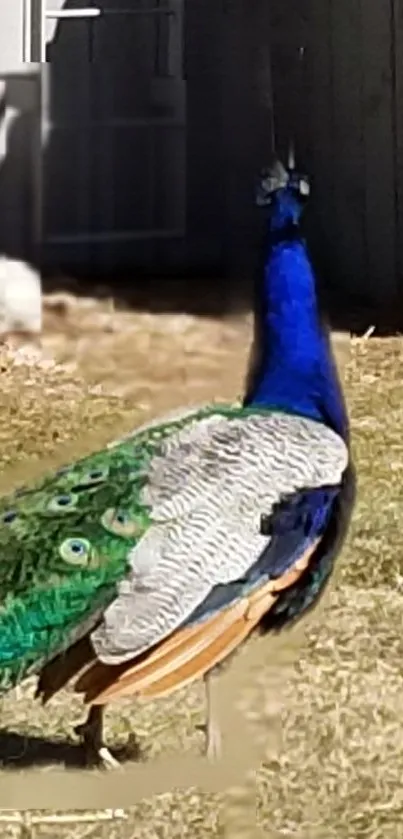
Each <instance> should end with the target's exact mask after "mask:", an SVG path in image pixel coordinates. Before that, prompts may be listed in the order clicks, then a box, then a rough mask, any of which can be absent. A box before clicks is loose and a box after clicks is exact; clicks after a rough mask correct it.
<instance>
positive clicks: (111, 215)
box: [31, 0, 186, 273]
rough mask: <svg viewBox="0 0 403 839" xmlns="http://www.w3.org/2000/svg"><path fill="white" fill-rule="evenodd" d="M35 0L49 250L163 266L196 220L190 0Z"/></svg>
mask: <svg viewBox="0 0 403 839" xmlns="http://www.w3.org/2000/svg"><path fill="white" fill-rule="evenodd" d="M45 3H46V5H45ZM31 4H32V14H31V17H32V26H31V31H32V44H31V57H32V58H33V59H34V60H36V59H38V58H41V59H42V60H44V59H46V61H47V64H45V65H44V68H43V96H42V129H43V130H42V139H43V146H44V150H43V165H42V250H43V258H44V262H45V264H46V263H47V262H49V263H51V264H58V265H63V266H64V265H66V264H67V265H77V266H79V267H82V268H83V269H84V270H88V271H90V272H95V273H98V272H100V271H105V270H106V271H108V270H113V269H114V268H122V267H123V268H124V267H125V266H128V267H130V266H131V265H133V264H134V265H147V266H150V265H151V266H153V265H155V268H156V269H158V267H159V261H161V260H162V261H163V260H164V258H165V257H164V245H166V244H167V243H174V246H175V245H176V244H178V243H179V244H180V243H182V242H183V240H184V237H185V232H186V231H185V226H186V225H185V219H186V178H185V173H186V169H185V165H184V161H185V156H186V108H185V105H186V97H185V81H184V79H183V71H182V64H183V62H182V44H183V0H135V1H134V2H131V3H129V2H126V3H122V2H121V0H103V2H102V3H99V4H98V3H95V2H88V3H87V5H86V6H85V7H84V0H80V2H77V0H64V2H63V0H31Z"/></svg>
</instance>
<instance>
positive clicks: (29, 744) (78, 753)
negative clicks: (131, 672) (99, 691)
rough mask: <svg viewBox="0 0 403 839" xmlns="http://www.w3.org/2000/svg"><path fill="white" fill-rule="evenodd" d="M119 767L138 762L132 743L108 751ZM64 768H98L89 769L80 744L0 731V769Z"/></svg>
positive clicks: (138, 756)
mask: <svg viewBox="0 0 403 839" xmlns="http://www.w3.org/2000/svg"><path fill="white" fill-rule="evenodd" d="M111 753H112V755H113V757H115V758H116V760H118V761H119V763H126V762H128V761H138V760H140V758H141V756H140V753H139V750H138V747H137V746H136V744H135V743H134V742H132V741H130V742H129V743H128V745H127V746H120V747H119V748H117V749H111ZM51 766H63V767H66V768H70V769H85V768H93V769H94V768H99V765H98V766H97V764H96V763H95V762H94V763H93V764H92V766H91V767H90V765H89V763H88V761H86V758H85V752H84V749H83V747H82V746H81V744H80V743H77V744H75V743H73V742H71V741H70V740H64V739H60V738H57V739H54V740H51V739H46V738H44V737H34V736H29V737H24V736H23V735H21V734H18V733H17V732H13V731H8V730H5V729H0V768H1V769H7V770H13V769H15V770H21V769H28V768H33V767H36V768H40V767H47V768H50V767H51Z"/></svg>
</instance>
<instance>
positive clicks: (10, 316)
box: [0, 255, 42, 336]
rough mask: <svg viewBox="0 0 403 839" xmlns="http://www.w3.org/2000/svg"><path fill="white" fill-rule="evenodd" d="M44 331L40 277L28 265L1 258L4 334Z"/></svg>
mask: <svg viewBox="0 0 403 839" xmlns="http://www.w3.org/2000/svg"><path fill="white" fill-rule="evenodd" d="M41 331H42V289H41V278H40V274H39V273H38V271H36V270H35V269H34V268H32V267H31V266H30V265H28V264H27V263H26V262H22V261H21V260H19V259H11V258H9V257H7V256H4V255H2V256H0V335H6V334H10V333H11V334H12V333H17V334H18V333H25V334H29V335H33V336H34V335H40V333H41Z"/></svg>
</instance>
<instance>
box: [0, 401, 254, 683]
mask: <svg viewBox="0 0 403 839" xmlns="http://www.w3.org/2000/svg"><path fill="white" fill-rule="evenodd" d="M217 411H220V408H219V407H216V406H205V407H203V408H201V409H200V410H198V411H196V412H195V411H193V412H188V413H186V415H185V416H183V415H176V417H174V418H173V419H171V420H169V421H166V422H165V421H164V420H162V421H160V423H159V424H152V426H151V427H150V428H148V427H147V426H146V427H143V428H142V429H141V430H140V433H136V432H134V434H133V435H131V436H130V437H129V438H126V439H124V440H123V441H120V442H117V443H115V444H114V445H113V446H111V447H109V448H107V449H105V450H103V451H101V452H98V453H96V454H93V455H90V456H89V457H86V458H84V459H82V460H80V461H78V462H76V463H74V464H72V465H71V466H66V467H64V468H62V469H58V470H57V471H56V472H55V473H52V474H50V475H47V476H45V478H43V479H42V480H40V481H37V482H36V483H35V484H33V485H31V486H30V487H29V488H26V487H23V488H21V489H19V490H17V491H16V492H15V493H14V494H13V495H11V496H6V497H3V498H2V499H0V555H1V559H2V561H1V563H0V602H1V608H0V637H1V646H0V692H2V691H7V690H8V689H10V688H11V687H13V686H14V685H15V684H17V683H18V682H19V681H21V680H22V679H23V678H25V677H26V676H28V675H30V674H33V673H37V672H39V671H40V670H41V668H43V667H44V666H45V665H46V664H47V662H49V661H51V660H52V659H53V658H54V657H55V656H57V655H58V654H59V653H62V654H63V652H64V651H65V650H66V649H68V648H69V647H70V646H71V645H74V644H75V642H77V641H78V640H79V639H80V638H82V637H83V636H85V635H86V634H87V633H88V632H89V631H91V630H92V629H93V628H94V627H95V625H96V624H97V622H98V621H99V618H100V616H101V615H102V613H103V611H104V609H105V608H106V607H107V605H108V604H109V603H111V601H112V600H113V599H114V597H115V596H116V593H117V584H118V583H119V581H121V580H122V579H123V578H124V577H125V574H126V571H127V570H128V554H129V552H130V550H132V549H133V548H134V547H135V546H136V544H137V542H138V541H139V539H140V538H141V537H142V536H143V535H144V533H145V532H146V530H147V529H148V527H149V526H150V523H151V518H150V507H149V505H147V504H146V503H144V499H143V490H144V487H145V485H146V483H147V475H148V470H149V467H150V463H151V460H152V458H153V457H154V455H155V454H158V451H159V449H160V447H161V444H162V443H163V442H164V440H165V439H166V438H167V437H169V436H170V435H171V434H174V433H175V432H177V431H178V430H180V429H181V428H183V427H184V426H185V425H187V424H190V423H193V422H195V421H196V422H197V421H198V420H200V419H202V418H204V417H207V416H208V415H209V414H211V413H217ZM222 411H223V413H224V415H226V416H231V409H230V408H228V407H223V408H222ZM237 413H238V410H237V409H232V414H233V415H237Z"/></svg>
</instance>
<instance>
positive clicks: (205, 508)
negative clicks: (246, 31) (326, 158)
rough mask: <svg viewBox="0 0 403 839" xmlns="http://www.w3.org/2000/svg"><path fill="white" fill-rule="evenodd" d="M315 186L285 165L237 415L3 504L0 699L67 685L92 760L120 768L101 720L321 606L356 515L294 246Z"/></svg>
mask: <svg viewBox="0 0 403 839" xmlns="http://www.w3.org/2000/svg"><path fill="white" fill-rule="evenodd" d="M308 195H309V181H308V178H307V177H305V176H303V175H300V174H298V172H297V171H296V170H295V169H290V168H289V167H288V168H287V167H285V166H283V164H282V163H281V162H280V161H279V160H276V161H275V163H274V164H273V165H272V166H271V167H270V168H269V169H267V170H266V171H265V172H263V173H262V175H261V178H260V180H259V183H258V188H257V198H256V200H257V203H258V204H259V205H260V206H261V207H263V208H265V212H266V213H267V237H268V241H267V246H266V249H265V260H264V268H263V270H262V271H261V273H260V277H259V282H258V289H257V301H256V311H255V320H256V329H255V335H256V339H255V347H254V349H255V352H254V363H253V365H252V369H251V372H250V375H249V377H248V380H247V385H246V387H245V395H244V398H243V401H242V402H241V403H240V404H236V405H230V404H228V405H227V404H218V403H217V404H214V403H213V404H209V405H203V406H202V407H199V408H193V409H189V408H188V409H186V410H183V411H180V412H176V413H174V414H170V415H167V416H165V417H162V418H160V419H159V420H158V421H153V422H151V423H149V424H147V425H144V426H142V427H140V428H137V429H136V430H135V431H134V433H132V434H131V435H129V436H127V437H125V438H124V439H121V440H119V441H117V442H116V441H115V442H113V443H111V444H110V445H109V446H108V447H107V448H106V449H104V450H103V451H100V452H98V453H95V454H92V455H90V456H89V457H86V458H84V459H82V460H80V461H78V462H76V463H73V464H72V465H70V466H67V467H65V468H62V469H59V470H57V471H55V472H54V473H52V474H50V475H47V476H46V477H45V478H42V479H41V480H40V481H38V482H37V483H36V484H34V485H31V486H30V487H23V488H21V489H19V490H18V491H17V492H15V493H14V494H13V495H12V496H8V497H4V498H2V499H1V501H0V552H1V557H2V561H1V564H0V593H1V604H2V605H1V611H0V693H1V692H3V693H4V692H5V691H8V690H10V689H12V688H13V687H15V686H17V685H18V684H19V683H20V682H21V681H22V680H23V679H25V678H26V677H28V676H32V675H37V676H38V682H37V692H36V696H37V698H38V699H40V700H41V701H42V702H47V701H48V700H49V699H50V698H51V697H52V696H53V695H54V694H55V693H57V692H58V691H59V690H61V689H62V688H64V687H65V686H66V685H68V684H69V685H71V686H72V687H73V689H74V691H76V692H77V693H79V694H81V695H82V697H83V701H84V703H85V704H86V705H87V707H88V716H87V718H86V720H85V722H84V723H83V724H81V725H80V726H77V728H76V729H75V730H76V732H77V733H78V734H79V735H80V737H81V738H82V741H83V743H84V746H85V749H86V753H87V754H88V756H90V755H91V759H93V756H94V754H95V755H97V759H98V760H100V762H101V763H102V762H103V763H104V764H105V765H106V766H116V765H119V764H117V761H116V760H115V758H114V757H113V756H112V755H111V753H110V752H109V750H108V748H107V746H106V745H105V743H104V737H103V712H104V709H105V706H106V705H108V704H109V703H111V702H112V701H114V700H116V699H118V698H119V697H123V696H124V697H136V698H137V699H138V700H139V701H146V700H149V699H151V698H156V697H161V696H165V695H167V694H169V693H171V692H172V691H175V690H177V689H178V688H182V687H184V686H186V685H188V684H190V683H191V682H193V681H194V680H196V679H200V680H204V684H205V691H206V700H207V714H206V717H207V719H206V751H207V755H208V756H209V757H210V758H216V757H217V756H218V755H219V754H220V753H221V749H222V744H221V740H220V728H219V724H218V720H217V718H216V715H215V713H214V707H213V706H212V703H211V677H212V674H213V673H215V672H216V670H217V668H220V667H221V666H222V664H223V662H224V661H225V660H227V659H229V658H230V657H231V655H232V654H233V653H234V652H235V651H236V649H237V648H238V647H239V645H240V644H241V643H242V642H244V641H245V640H246V639H247V638H248V637H249V636H250V635H251V634H252V632H254V631H255V630H256V631H257V630H260V631H261V632H267V633H268V632H273V631H279V630H281V629H282V628H283V627H285V626H286V625H289V624H290V623H291V622H293V621H295V620H297V619H298V618H300V616H301V615H302V614H304V613H305V612H306V611H307V610H308V609H310V608H311V607H312V606H313V605H314V604H315V603H316V602H317V600H318V597H319V596H320V595H321V593H322V592H323V590H324V588H325V586H326V584H327V582H328V580H329V578H330V577H331V574H332V570H333V567H334V562H335V558H336V557H337V555H338V553H339V551H340V548H341V546H342V544H343V541H344V539H345V536H346V534H347V531H348V527H349V522H350V519H351V513H352V510H353V507H354V501H355V472H354V466H353V463H352V459H351V454H350V443H349V424H348V414H347V409H346V404H345V400H344V398H343V393H342V388H341V385H340V382H339V378H338V374H337V368H336V365H335V362H334V358H333V355H332V350H331V343H330V340H329V335H328V331H327V329H326V328H325V326H324V323H323V322H322V317H321V314H320V309H319V304H318V300H317V292H316V287H315V279H314V274H313V269H312V267H311V263H310V260H309V256H308V253H307V248H306V245H305V241H304V239H303V234H302V230H301V217H302V212H303V209H304V206H305V204H306V201H307V198H308Z"/></svg>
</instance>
